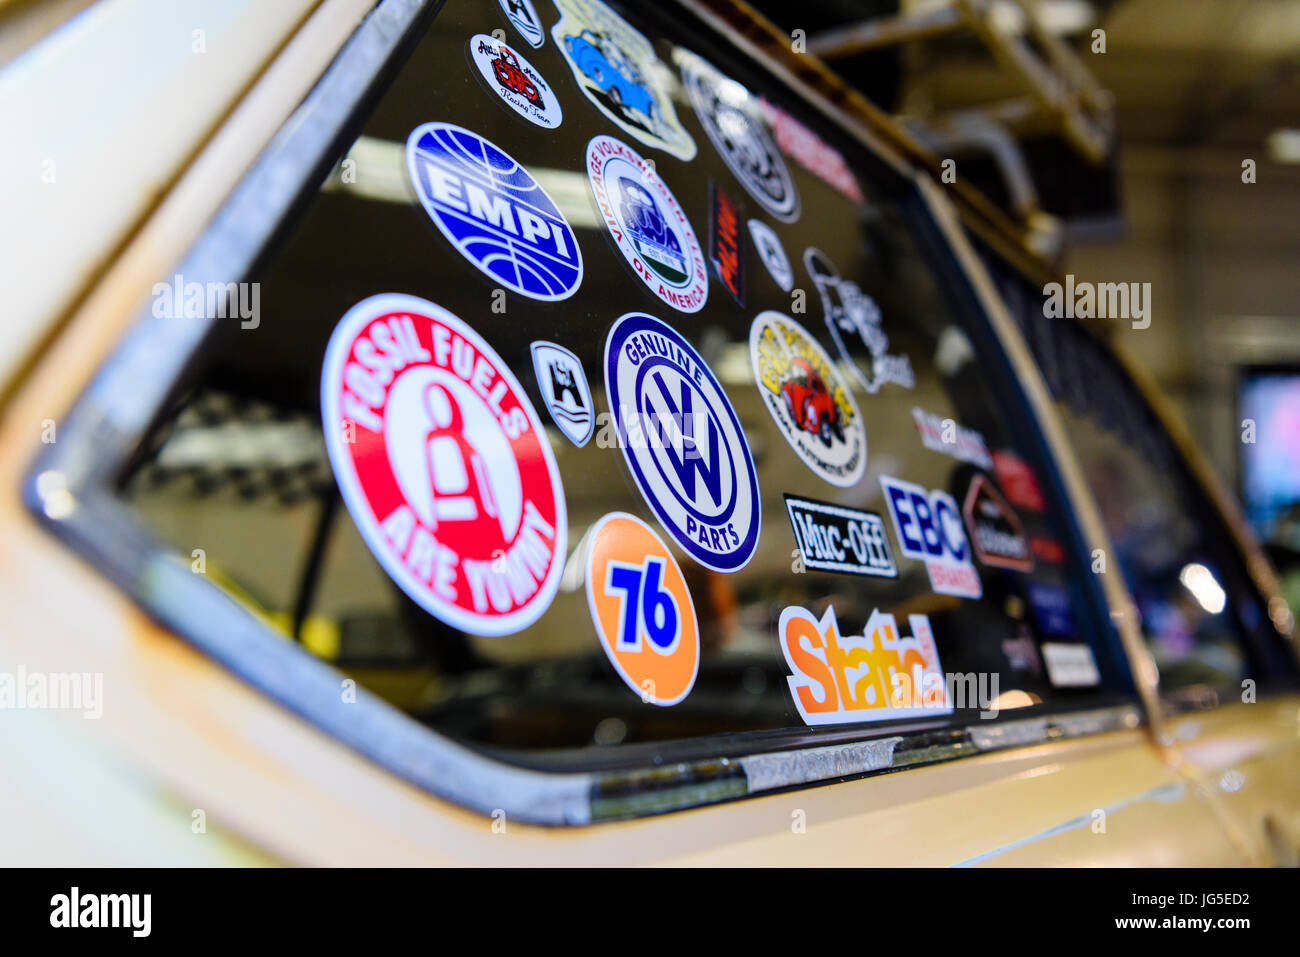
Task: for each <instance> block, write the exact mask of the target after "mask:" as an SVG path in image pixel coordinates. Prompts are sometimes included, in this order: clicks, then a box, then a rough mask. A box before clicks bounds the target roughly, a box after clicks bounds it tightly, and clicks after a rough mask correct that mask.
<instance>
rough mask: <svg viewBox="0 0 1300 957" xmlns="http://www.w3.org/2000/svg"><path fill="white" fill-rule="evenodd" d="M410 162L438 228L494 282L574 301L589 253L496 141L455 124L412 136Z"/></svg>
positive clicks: (418, 190)
mask: <svg viewBox="0 0 1300 957" xmlns="http://www.w3.org/2000/svg"><path fill="white" fill-rule="evenodd" d="M406 167H407V171H408V172H409V173H410V176H411V182H412V184H414V186H415V192H416V194H417V195H418V196H419V197H420V203H421V204H422V205H423V206H424V208H425V210H426V211H427V212H428V214H429V216H430V217H432V219H433V222H434V224H435V225H436V226H437V227H438V229H439V231H441V232H442V234H443V235H444V236H446V237H447V239H448V240H449V241H450V242H451V244H452V245H453V246H455V247H456V248H457V249H458V250H460V253H461V255H463V256H464V257H465V258H466V259H468V260H469V261H470V262H471V263H473V264H474V265H475V266H476V267H477V268H478V269H480V270H481V271H483V272H484V273H486V274H487V275H488V276H489V277H490V278H491V279H492V280H493V281H494V282H498V283H500V284H501V285H502V286H505V287H506V288H507V289H511V290H513V291H514V292H517V293H519V294H520V295H521V296H527V297H528V298H530V299H540V300H543V301H554V300H557V299H567V298H568V297H569V296H572V295H573V294H574V292H576V291H577V289H578V286H579V285H580V284H581V283H582V253H581V251H580V250H579V249H578V239H577V237H576V236H575V235H574V234H573V229H572V228H571V227H570V226H569V223H568V221H567V220H566V219H565V218H564V214H563V213H561V212H560V208H559V207H558V206H557V205H556V204H555V201H554V200H553V199H551V197H550V196H548V195H547V194H546V190H544V189H542V187H541V186H540V185H539V184H538V182H537V180H535V179H533V177H532V175H531V174H529V172H528V171H527V170H526V169H524V168H523V167H522V166H520V165H519V164H518V163H517V162H515V160H514V159H513V158H511V156H510V155H509V154H508V153H506V152H505V151H504V150H502V149H501V148H500V147H498V146H496V145H495V144H494V143H492V142H490V141H489V140H487V139H485V138H484V137H482V136H479V135H478V134H477V133H473V132H471V131H470V130H466V129H462V128H461V127H459V126H453V125H452V124H451V123H425V124H424V125H422V126H417V127H416V128H415V129H414V130H412V131H411V135H410V136H408V137H407V139H406Z"/></svg>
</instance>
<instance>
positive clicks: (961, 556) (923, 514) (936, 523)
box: [880, 475, 984, 598]
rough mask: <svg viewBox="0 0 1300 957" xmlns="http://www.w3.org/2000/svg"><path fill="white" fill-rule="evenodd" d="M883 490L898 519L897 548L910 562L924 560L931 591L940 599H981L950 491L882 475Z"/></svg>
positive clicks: (977, 580) (893, 517) (886, 501)
mask: <svg viewBox="0 0 1300 957" xmlns="http://www.w3.org/2000/svg"><path fill="white" fill-rule="evenodd" d="M880 488H881V489H882V490H883V491H884V493H885V504H886V505H888V507H889V515H890V517H891V518H892V519H893V520H894V534H896V535H897V536H898V546H899V548H900V549H901V550H902V552H903V554H904V555H906V556H907V557H908V558H913V559H916V560H917V561H921V562H925V571H926V574H927V575H929V576H930V587H931V588H933V589H934V590H935V591H936V592H938V593H939V594H940V595H957V596H959V597H962V598H979V597H980V596H981V595H983V594H984V586H983V585H982V584H981V583H980V576H979V572H977V571H976V570H975V564H974V562H972V561H971V546H970V542H969V541H968V540H967V539H966V532H965V531H964V530H963V528H962V524H961V509H960V508H959V507H958V505H957V502H956V500H955V499H954V498H953V497H952V496H951V495H949V494H948V493H947V492H943V491H940V490H938V489H929V490H927V489H926V488H925V487H924V486H921V485H916V484H914V483H912V482H904V481H903V480H902V479H896V478H891V477H890V476H888V475H882V476H880Z"/></svg>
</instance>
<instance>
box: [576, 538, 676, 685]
mask: <svg viewBox="0 0 1300 957" xmlns="http://www.w3.org/2000/svg"><path fill="white" fill-rule="evenodd" d="M586 562H587V604H588V607H590V609H591V620H592V622H593V623H594V624H595V626H596V631H597V633H598V635H599V636H600V646H601V648H602V649H604V652H605V655H606V657H608V658H609V663H610V664H611V665H613V666H614V670H615V671H617V672H618V676H619V677H620V678H622V679H623V682H624V683H625V684H626V685H627V686H628V687H629V688H631V689H632V690H633V691H635V692H636V693H637V694H638V695H640V696H641V700H642V701H644V702H646V703H647V704H655V705H661V706H668V705H674V704H677V703H678V702H679V701H681V700H682V699H684V698H685V697H686V696H687V695H688V694H690V693H691V688H693V687H694V686H695V677H696V675H697V674H698V673H699V670H700V628H699V624H698V622H697V620H696V618H695V604H694V603H693V602H692V601H691V593H690V591H689V590H688V589H687V587H686V579H685V578H683V577H682V570H681V568H679V567H678V565H677V561H676V559H674V558H673V556H672V553H670V552H669V551H668V546H667V545H665V544H664V542H663V540H662V539H660V538H659V536H658V535H656V534H655V533H654V529H652V528H651V527H650V526H649V525H647V524H646V523H645V522H643V521H641V520H640V519H639V518H637V517H635V516H633V515H628V514H626V513H625V512H614V513H611V514H609V515H606V516H605V517H604V518H602V519H601V520H600V521H599V522H597V523H596V524H595V525H594V526H593V527H592V529H591V531H590V532H589V533H588V552H587V560H586Z"/></svg>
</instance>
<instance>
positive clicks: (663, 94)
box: [551, 0, 695, 160]
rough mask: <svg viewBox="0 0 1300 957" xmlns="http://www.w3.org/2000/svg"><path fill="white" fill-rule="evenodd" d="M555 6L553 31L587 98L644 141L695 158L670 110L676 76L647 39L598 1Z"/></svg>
mask: <svg viewBox="0 0 1300 957" xmlns="http://www.w3.org/2000/svg"><path fill="white" fill-rule="evenodd" d="M555 9H557V10H558V11H560V20H559V22H558V23H556V24H555V26H553V27H551V36H552V37H554V38H555V42H556V44H558V45H559V48H560V51H561V52H562V53H563V54H564V59H565V60H567V61H568V64H569V67H570V69H572V70H573V78H574V79H575V80H577V82H578V86H579V88H581V90H582V92H583V93H584V94H585V95H586V97H587V99H589V100H591V102H592V103H594V104H596V108H597V109H599V110H600V112H602V113H604V114H605V116H607V117H608V118H609V119H610V120H612V121H613V122H614V123H615V124H616V125H617V126H618V127H619V128H620V129H621V130H623V131H624V132H626V133H627V134H628V135H629V136H633V137H635V138H636V139H638V140H640V141H641V142H642V143H644V144H645V145H646V146H653V147H656V148H658V149H661V150H667V151H668V152H669V153H671V154H672V155H673V156H676V157H677V158H678V159H680V160H689V159H693V158H694V156H695V141H694V140H693V139H691V135H690V134H689V133H687V132H686V128H685V127H684V126H682V124H681V121H680V120H678V119H677V112H676V110H674V109H673V100H672V96H671V92H672V87H673V85H675V83H676V78H675V77H673V75H672V71H671V70H669V69H668V67H667V65H666V64H664V63H663V62H662V61H661V60H660V59H659V58H658V57H657V56H655V49H654V46H653V45H651V43H650V41H649V40H647V39H646V38H645V36H644V35H642V34H641V33H640V31H638V30H637V29H636V28H635V27H633V26H632V24H630V23H628V22H627V21H626V20H624V19H623V18H622V17H620V16H619V15H618V14H617V13H615V12H614V11H613V10H611V9H610V8H609V7H607V6H605V4H603V3H601V2H600V0H555Z"/></svg>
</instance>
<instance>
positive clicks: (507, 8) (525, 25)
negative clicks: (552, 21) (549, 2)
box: [501, 0, 546, 47]
mask: <svg viewBox="0 0 1300 957" xmlns="http://www.w3.org/2000/svg"><path fill="white" fill-rule="evenodd" d="M501 11H502V12H503V13H504V14H505V15H506V19H507V20H509V21H510V23H511V25H512V26H513V27H514V28H515V29H516V30H518V31H519V35H520V36H521V37H523V38H524V39H525V40H527V41H528V45H529V46H532V47H539V46H541V45H542V44H543V43H545V42H546V31H544V30H543V29H542V21H541V19H540V18H539V17H538V16H537V9H536V8H535V7H534V6H533V0H501Z"/></svg>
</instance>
